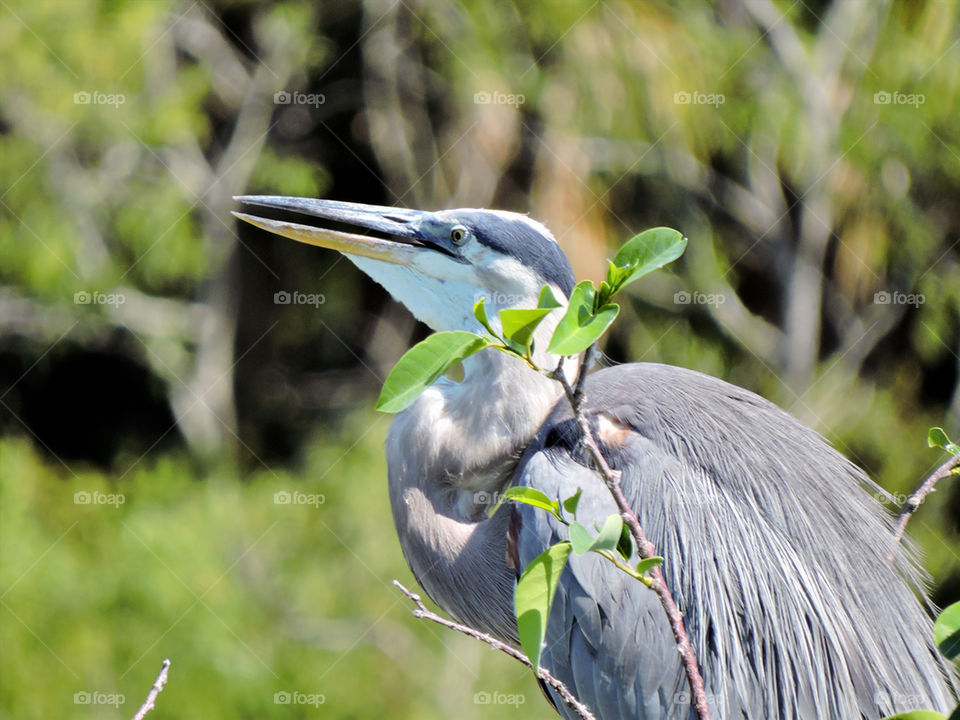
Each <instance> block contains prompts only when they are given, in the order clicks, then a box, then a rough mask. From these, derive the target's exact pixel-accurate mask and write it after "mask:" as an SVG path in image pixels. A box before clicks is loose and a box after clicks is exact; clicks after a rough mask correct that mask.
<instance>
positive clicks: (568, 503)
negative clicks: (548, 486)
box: [563, 487, 583, 515]
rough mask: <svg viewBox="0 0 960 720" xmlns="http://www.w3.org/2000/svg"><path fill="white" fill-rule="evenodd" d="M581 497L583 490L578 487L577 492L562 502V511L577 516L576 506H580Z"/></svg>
mask: <svg viewBox="0 0 960 720" xmlns="http://www.w3.org/2000/svg"><path fill="white" fill-rule="evenodd" d="M581 495H583V488H580V487H578V488H577V491H576V492H575V493H574V494H573V495H571V496H570V497H568V498H567V499H566V500H564V501H563V509H564V510H566V511H567V512H568V513H570V514H571V515H576V514H577V506H578V505H579V504H580V496H581Z"/></svg>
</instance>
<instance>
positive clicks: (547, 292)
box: [537, 285, 560, 310]
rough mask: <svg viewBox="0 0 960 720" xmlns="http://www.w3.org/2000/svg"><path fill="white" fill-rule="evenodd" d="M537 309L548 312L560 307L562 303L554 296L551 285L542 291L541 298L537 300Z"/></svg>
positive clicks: (544, 287)
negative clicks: (544, 309)
mask: <svg viewBox="0 0 960 720" xmlns="http://www.w3.org/2000/svg"><path fill="white" fill-rule="evenodd" d="M537 307H538V308H546V309H548V310H553V309H554V308H558V307H560V301H559V300H557V296H556V295H554V294H553V290H551V289H550V286H549V285H544V286H543V287H542V288H541V289H540V297H539V298H537Z"/></svg>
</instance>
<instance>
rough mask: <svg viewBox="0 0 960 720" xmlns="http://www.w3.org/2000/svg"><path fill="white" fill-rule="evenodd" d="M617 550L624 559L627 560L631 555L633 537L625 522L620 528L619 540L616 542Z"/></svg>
mask: <svg viewBox="0 0 960 720" xmlns="http://www.w3.org/2000/svg"><path fill="white" fill-rule="evenodd" d="M617 552H618V553H620V557H622V558H623V559H624V560H629V559H630V556H631V555H633V537H631V535H630V528H629V527H627V524H626V523H623V526H622V527H621V529H620V542H618V543H617Z"/></svg>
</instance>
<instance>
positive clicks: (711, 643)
mask: <svg viewBox="0 0 960 720" xmlns="http://www.w3.org/2000/svg"><path fill="white" fill-rule="evenodd" d="M586 397H587V398H588V401H587V406H586V411H587V413H588V415H589V416H594V413H598V412H599V413H601V414H602V415H604V416H606V417H607V418H609V419H610V420H612V421H613V423H615V424H616V425H617V426H622V428H624V429H625V432H623V433H622V435H621V434H611V433H608V435H612V436H613V437H614V440H615V441H620V440H622V444H607V445H604V446H603V450H604V455H605V457H607V458H608V460H609V461H610V462H611V464H612V466H613V467H614V469H617V470H620V471H621V472H622V473H623V475H622V479H621V482H622V485H623V489H624V493H625V494H626V496H627V498H628V500H629V501H630V502H631V505H632V506H633V507H634V508H635V509H636V511H637V516H638V519H639V520H640V523H641V525H642V526H643V527H644V529H645V531H646V532H647V534H648V536H649V537H650V539H651V541H652V542H653V543H654V545H655V546H656V547H657V549H658V552H660V553H661V554H662V555H663V556H664V557H665V558H666V559H667V560H666V564H665V566H664V572H665V578H666V580H667V583H668V584H669V585H670V587H671V589H672V591H673V593H674V596H675V599H676V601H677V603H678V605H679V607H680V610H681V611H682V612H683V614H684V622H685V624H686V627H687V630H688V632H689V634H690V637H691V642H692V644H693V646H694V649H695V651H696V652H697V657H698V659H699V661H700V663H701V665H702V667H703V674H704V682H705V686H706V692H707V696H708V700H709V701H710V705H711V709H712V710H713V714H714V716H715V717H718V718H815V717H828V718H860V717H863V718H880V717H883V716H885V715H886V714H889V713H893V712H894V711H897V710H905V709H910V708H921V707H923V708H939V709H941V710H947V709H949V708H951V707H952V703H953V702H955V701H954V700H953V699H952V698H953V696H952V694H951V693H950V691H949V690H948V688H947V685H946V682H945V678H946V677H947V673H948V670H947V664H946V663H945V662H944V661H943V659H942V657H941V656H940V655H939V653H938V652H937V650H936V648H935V647H934V645H933V643H932V641H931V625H930V619H929V616H928V615H927V613H926V612H925V610H924V609H923V608H922V607H921V605H920V603H919V602H918V600H917V595H916V594H915V593H917V592H920V591H921V586H922V582H921V574H920V571H919V570H918V568H917V566H916V564H915V562H914V560H913V558H911V557H909V556H908V554H907V553H905V552H903V551H901V552H898V553H897V560H896V566H895V567H894V568H891V567H890V565H889V563H888V562H887V555H888V553H889V552H890V551H891V550H892V549H894V545H893V540H892V524H891V519H890V517H889V516H888V514H887V513H886V512H885V511H884V510H883V508H882V506H881V505H880V504H879V503H878V502H877V501H876V499H875V497H876V494H877V493H878V492H879V489H878V488H877V487H876V486H875V485H874V484H873V483H872V482H870V481H869V479H867V478H866V477H865V476H864V474H863V473H862V472H861V471H860V470H859V469H858V468H857V467H855V466H854V465H853V464H851V463H850V462H848V461H847V460H846V459H845V458H843V456H841V455H840V454H839V453H837V452H835V451H834V450H832V449H831V448H830V447H829V446H828V445H827V444H826V443H825V442H824V441H823V439H822V438H821V437H820V436H818V435H817V434H816V433H814V432H813V431H811V430H809V429H807V428H805V427H804V426H803V425H801V424H800V423H799V422H797V421H796V420H795V419H794V418H793V417H791V416H790V415H788V414H787V413H785V412H784V411H782V410H781V409H779V408H778V407H776V406H775V405H773V404H771V403H769V402H767V401H766V400H763V399H762V398H760V397H758V396H756V395H754V394H752V393H750V392H748V391H746V390H743V389H742V388H738V387H735V386H732V385H729V384H727V383H725V382H723V381H721V380H717V379H716V378H712V377H709V376H706V375H702V374H700V373H696V372H692V371H689V370H683V369H680V368H675V367H671V366H667V365H653V364H635V365H625V366H621V367H616V368H612V369H608V370H602V371H599V372H597V373H595V374H594V375H592V376H591V377H590V381H589V382H588V385H587V395H586ZM594 417H595V416H594ZM517 479H518V482H519V483H520V484H523V485H529V486H531V487H537V488H538V489H540V490H542V491H544V492H546V493H547V494H548V495H550V496H551V497H553V496H560V497H567V496H568V495H570V494H572V493H573V492H575V491H576V488H577V487H578V486H582V487H590V486H596V483H597V482H598V480H597V478H596V476H595V474H594V472H593V471H592V470H591V469H590V464H589V462H588V459H587V458H586V457H585V456H584V454H583V452H582V451H580V450H578V449H577V442H576V435H575V428H574V426H573V421H572V419H571V414H570V410H569V407H568V405H567V404H566V401H563V402H561V403H560V404H558V406H557V408H556V409H555V410H554V412H553V413H551V416H550V418H549V419H548V420H547V422H546V423H545V424H544V426H543V428H542V429H541V430H540V431H539V432H538V434H537V437H536V438H535V439H534V440H533V442H532V443H531V444H530V447H529V449H528V450H527V452H526V454H525V455H524V458H523V460H522V462H521V464H520V466H519V468H518V471H517ZM515 512H517V513H519V514H520V516H521V517H522V520H523V529H522V531H521V533H520V544H519V547H520V559H521V562H522V563H527V562H529V561H530V560H531V559H533V557H535V556H536V555H537V554H538V553H539V552H540V551H541V550H542V549H543V546H544V538H550V540H549V541H548V542H552V541H555V540H557V539H560V538H561V537H565V532H564V531H563V530H561V528H560V527H558V525H559V524H558V523H556V522H555V521H553V520H552V518H551V517H550V516H549V515H548V514H547V513H544V512H538V511H536V510H535V509H533V508H529V507H527V506H519V507H517V508H516V510H515ZM611 512H615V506H614V505H613V501H612V500H611V499H609V498H608V497H606V496H605V495H604V494H603V493H586V492H585V494H584V499H583V500H582V501H581V511H580V514H581V515H583V516H584V517H583V518H581V520H582V521H583V520H585V521H586V522H588V523H589V522H591V521H592V520H594V519H599V520H601V521H602V519H603V518H604V517H606V515H608V514H610V513H611ZM566 575H567V577H566V578H565V579H564V580H563V581H562V582H561V586H560V589H559V590H558V594H557V599H556V601H555V602H556V604H555V609H554V611H553V615H552V617H551V621H550V625H549V628H548V629H549V632H548V636H547V643H546V651H545V654H544V662H545V665H546V666H548V667H550V668H551V669H552V670H553V672H555V673H556V674H557V675H558V676H559V677H560V678H561V679H562V680H563V681H564V682H566V683H567V684H568V685H569V686H570V687H571V688H574V693H575V694H576V695H577V696H578V697H579V698H580V699H581V700H583V701H584V702H586V703H587V704H588V705H589V706H590V707H594V708H597V709H598V712H599V714H600V716H602V717H603V718H635V717H636V718H661V717H675V718H687V717H691V716H692V715H691V704H690V695H689V691H688V688H687V686H686V679H685V676H684V675H683V672H682V668H681V665H680V661H679V657H678V655H677V653H676V650H675V644H674V640H673V636H672V634H671V631H670V628H669V626H668V624H667V622H666V619H665V616H664V613H663V609H662V608H661V607H660V605H659V602H658V600H657V599H656V598H655V596H654V595H653V593H651V592H650V591H649V590H647V589H646V588H644V587H642V586H640V585H638V583H636V582H635V581H633V580H632V579H630V578H628V577H626V576H625V575H623V574H622V573H620V572H619V571H617V570H616V569H615V568H612V566H610V565H609V563H606V562H605V561H602V560H599V559H598V558H594V557H590V556H586V557H582V558H578V557H577V556H573V558H572V559H571V562H570V567H569V569H568V571H567V573H566ZM631 680H632V682H631ZM631 685H632V687H631ZM626 687H629V688H630V690H629V691H627V692H623V691H617V688H626ZM567 715H568V716H569V717H574V716H573V715H572V714H570V713H567Z"/></svg>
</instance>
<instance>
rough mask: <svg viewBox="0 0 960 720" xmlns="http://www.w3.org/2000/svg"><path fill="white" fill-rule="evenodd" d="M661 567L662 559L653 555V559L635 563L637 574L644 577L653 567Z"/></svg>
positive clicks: (649, 558)
mask: <svg viewBox="0 0 960 720" xmlns="http://www.w3.org/2000/svg"><path fill="white" fill-rule="evenodd" d="M661 565H663V558H662V557H660V556H659V555H654V556H653V557H648V558H645V559H643V560H641V561H640V562H638V563H637V574H638V575H646V574H647V573H648V572H650V571H651V570H653V569H654V568H655V567H660V566H661Z"/></svg>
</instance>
